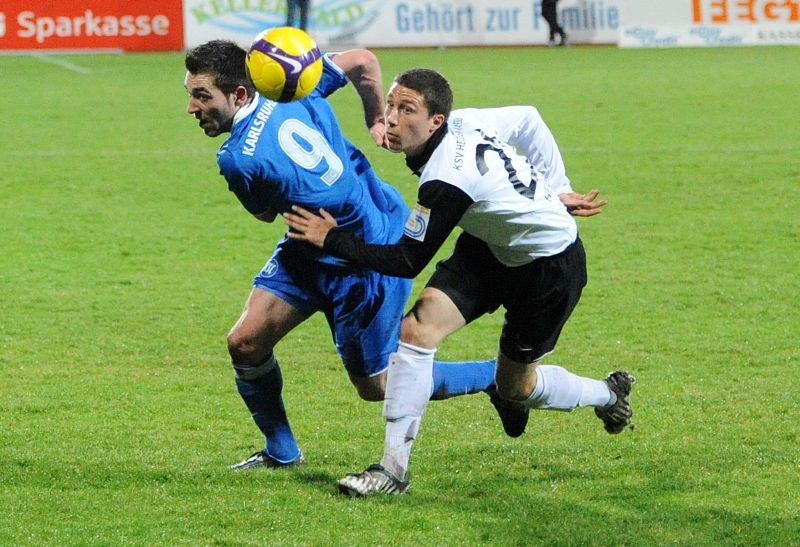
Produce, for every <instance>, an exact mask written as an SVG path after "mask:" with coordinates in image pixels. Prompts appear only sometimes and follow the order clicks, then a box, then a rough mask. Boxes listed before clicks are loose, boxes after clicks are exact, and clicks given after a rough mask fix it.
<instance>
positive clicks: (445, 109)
mask: <svg viewBox="0 0 800 547" xmlns="http://www.w3.org/2000/svg"><path fill="white" fill-rule="evenodd" d="M394 81H395V83H397V84H398V85H401V86H403V87H407V88H408V89H413V90H414V91H416V92H418V93H420V94H421V95H422V98H423V100H424V101H425V106H427V107H428V113H429V114H430V115H431V116H433V115H434V114H444V116H445V118H448V117H449V116H450V111H451V110H452V109H453V90H452V89H450V84H449V83H448V82H447V80H446V79H445V77H444V76H442V75H441V74H439V73H438V72H436V71H435V70H431V69H429V68H412V69H411V70H406V71H405V72H401V73H400V74H398V75H397V76H395V78H394Z"/></svg>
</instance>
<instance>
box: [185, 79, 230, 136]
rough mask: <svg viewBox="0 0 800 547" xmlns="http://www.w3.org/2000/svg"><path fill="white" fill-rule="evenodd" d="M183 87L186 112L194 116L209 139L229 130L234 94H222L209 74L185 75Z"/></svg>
mask: <svg viewBox="0 0 800 547" xmlns="http://www.w3.org/2000/svg"><path fill="white" fill-rule="evenodd" d="M184 86H185V87H186V91H187V92H188V93H189V104H188V105H187V107H186V111H187V112H188V113H189V114H191V115H192V116H194V117H195V118H196V119H197V120H198V121H199V122H200V127H201V128H202V130H203V131H205V134H206V135H208V136H209V137H216V136H218V135H221V134H222V133H226V132H228V131H230V130H231V126H232V125H233V115H234V114H235V113H236V94H235V93H229V94H225V93H223V92H222V91H221V90H220V89H219V88H218V87H216V86H215V85H214V78H213V76H211V75H210V74H192V73H190V72H187V73H186V79H185V80H184Z"/></svg>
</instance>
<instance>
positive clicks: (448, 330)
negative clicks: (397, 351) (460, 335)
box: [400, 287, 466, 349]
mask: <svg viewBox="0 0 800 547" xmlns="http://www.w3.org/2000/svg"><path fill="white" fill-rule="evenodd" d="M465 324H466V320H465V319H464V316H463V315H462V314H461V311H460V310H459V309H458V306H456V304H455V303H454V302H453V301H452V300H451V299H450V297H449V296H448V295H447V294H446V293H445V292H443V291H442V290H440V289H437V288H435V287H425V289H424V290H423V291H422V293H421V294H420V295H419V297H418V298H417V300H416V302H414V306H413V307H412V308H411V311H409V312H408V313H407V314H406V316H405V317H404V318H403V323H402V326H401V330H400V340H402V341H403V342H405V343H407V344H411V345H413V346H418V347H422V348H429V349H433V348H436V347H437V346H438V345H439V344H440V343H441V342H442V341H443V340H444V339H445V338H447V337H448V336H449V335H450V334H452V333H454V332H455V331H457V330H458V329H460V328H461V327H463V326H464V325H465Z"/></svg>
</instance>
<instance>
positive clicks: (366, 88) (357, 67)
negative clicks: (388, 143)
mask: <svg viewBox="0 0 800 547" xmlns="http://www.w3.org/2000/svg"><path fill="white" fill-rule="evenodd" d="M333 62H334V63H336V64H337V65H339V68H341V69H342V70H343V71H344V73H345V74H346V75H347V78H348V79H349V80H350V82H351V83H352V84H353V86H354V87H355V88H356V91H358V96H359V97H361V104H362V105H363V107H364V122H365V123H366V124H367V128H368V129H369V132H370V135H372V138H373V140H374V141H375V144H377V145H378V146H383V144H384V139H385V134H386V124H385V122H384V119H383V111H384V106H385V99H384V92H383V77H382V75H381V65H380V63H379V62H378V58H377V57H376V56H375V54H374V53H372V52H371V51H369V50H367V49H351V50H348V51H343V52H342V53H339V54H337V55H336V56H335V57H333Z"/></svg>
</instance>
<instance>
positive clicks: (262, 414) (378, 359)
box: [185, 40, 496, 470]
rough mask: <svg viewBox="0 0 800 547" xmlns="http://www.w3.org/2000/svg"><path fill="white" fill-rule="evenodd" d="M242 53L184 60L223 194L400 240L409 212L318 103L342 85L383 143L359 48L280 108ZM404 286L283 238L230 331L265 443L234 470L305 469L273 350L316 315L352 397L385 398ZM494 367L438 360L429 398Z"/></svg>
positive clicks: (479, 385)
mask: <svg viewBox="0 0 800 547" xmlns="http://www.w3.org/2000/svg"><path fill="white" fill-rule="evenodd" d="M245 55H246V52H245V50H244V49H242V48H241V47H239V46H238V45H236V44H235V43H233V42H230V41H224V40H213V41H211V42H207V43H205V44H201V45H199V46H197V47H196V48H193V49H191V50H189V51H188V52H187V54H186V59H185V66H186V77H185V87H186V90H187V92H188V93H189V103H188V106H187V111H188V113H189V114H191V115H192V116H194V117H195V118H196V119H197V120H198V122H199V125H200V127H201V129H202V130H203V132H204V133H205V134H206V135H208V136H210V137H216V136H219V135H222V134H224V133H230V135H229V136H228V138H227V139H226V141H225V142H224V143H223V144H222V146H221V147H220V149H219V152H218V155H217V162H218V164H219V167H220V172H221V174H222V175H223V176H224V177H225V180H226V181H227V186H228V189H229V190H230V191H231V192H233V193H234V194H235V195H236V197H237V198H238V199H239V201H240V202H241V204H242V205H243V206H244V207H245V209H247V210H248V211H249V212H250V213H251V214H252V215H253V216H254V217H255V218H257V219H258V220H262V221H265V222H272V221H274V219H275V217H276V216H277V215H278V214H281V213H284V212H285V211H286V210H287V209H288V207H289V206H290V205H291V204H295V203H299V204H302V205H304V206H306V207H324V208H326V209H328V210H330V212H331V214H332V215H333V217H335V218H336V220H337V221H338V223H339V224H340V225H342V226H346V227H348V228H350V229H352V230H354V233H356V234H358V235H359V237H362V238H364V239H365V240H366V241H369V242H370V243H375V244H383V243H394V242H397V241H398V240H399V239H400V238H401V236H402V232H403V222H404V220H405V218H406V217H407V216H408V214H409V211H408V208H407V207H406V205H405V204H404V203H403V199H402V197H401V196H400V194H399V193H398V192H397V190H396V189H395V188H393V187H392V186H390V185H389V184H386V183H385V182H383V181H382V180H381V179H380V178H379V177H378V176H377V175H376V174H375V172H374V171H373V170H372V167H371V166H370V164H369V162H368V161H367V158H366V156H364V154H363V153H362V152H361V151H360V150H358V148H356V147H355V146H354V145H353V144H352V143H350V142H349V141H348V140H347V139H346V138H345V137H344V135H343V133H342V131H341V128H340V127H339V123H338V121H337V119H336V116H335V115H334V112H333V109H332V107H331V105H330V104H329V102H328V101H327V100H326V97H327V96H328V95H330V94H331V93H333V92H334V91H336V90H337V89H340V88H342V87H344V86H345V85H346V84H347V83H348V82H351V83H352V84H353V86H354V87H355V88H356V90H357V91H358V94H359V97H360V98H361V101H362V105H363V107H364V117H365V121H366V123H367V127H368V128H369V130H370V133H371V134H372V135H373V137H375V139H376V143H379V144H380V143H382V142H383V136H384V122H383V110H384V93H383V84H382V79H381V72H380V65H379V64H378V61H377V58H376V57H375V55H374V54H372V53H371V52H369V51H367V50H363V49H362V50H350V51H345V52H342V53H339V54H325V55H324V56H323V75H322V79H321V80H320V82H319V84H318V85H317V87H316V88H315V90H314V91H313V92H312V93H311V94H310V95H309V96H308V97H306V98H304V99H301V100H297V101H292V102H289V103H276V102H275V101H271V100H269V99H267V98H265V97H262V96H260V95H259V94H258V93H256V92H255V90H254V89H253V85H252V83H251V82H250V80H249V79H248V78H247V75H246V72H245ZM410 290H411V280H409V279H401V278H398V277H392V276H387V275H384V274H380V273H377V272H375V271H374V270H370V269H367V268H364V267H363V266H359V265H354V264H351V263H349V262H347V261H345V260H342V259H341V258H337V257H334V256H332V255H330V254H329V253H327V252H324V251H320V250H318V249H315V248H313V247H311V246H309V245H306V244H305V243H301V242H297V241H293V240H290V239H286V238H284V239H283V240H282V241H280V242H279V243H278V244H277V246H276V248H275V251H274V252H273V254H272V256H271V257H270V258H269V259H268V261H267V263H266V264H265V266H264V267H263V269H262V270H261V272H260V273H259V274H257V275H256V276H255V279H254V281H253V288H252V290H251V292H250V296H249V297H248V299H247V302H246V304H245V309H244V311H243V313H242V315H241V317H240V318H239V320H238V321H237V322H236V324H235V325H234V326H233V328H232V329H231V331H230V333H229V335H228V352H229V353H230V356H231V363H232V365H233V369H234V373H235V375H234V376H235V381H236V387H237V390H238V391H239V394H240V395H241V397H242V399H243V401H244V402H245V404H246V406H247V408H248V409H249V410H250V413H251V414H252V417H253V420H254V421H255V423H256V425H257V426H258V428H259V429H260V430H261V432H262V433H263V434H264V437H265V441H266V442H265V447H264V449H263V450H259V451H257V452H255V453H254V454H253V455H252V456H250V457H249V458H247V459H245V460H244V461H242V462H240V463H237V464H235V465H233V466H232V468H233V469H236V470H244V469H252V468H258V467H285V466H291V465H296V464H299V463H302V462H303V461H304V456H303V454H302V452H301V451H300V448H299V447H298V445H297V441H296V439H295V436H294V434H293V432H292V429H291V427H290V426H289V420H288V417H287V414H286V409H285V407H284V402H283V397H282V390H283V378H282V373H281V367H280V365H279V363H278V360H277V358H276V356H275V353H274V351H273V350H274V347H275V345H276V344H277V343H278V342H279V341H280V340H281V339H282V338H283V337H284V336H285V335H286V334H287V333H288V332H290V331H291V330H292V329H294V328H295V327H297V326H298V325H299V324H300V323H302V322H303V321H305V319H307V318H308V317H309V316H311V315H312V314H313V313H315V312H317V311H321V312H323V313H324V314H325V317H326V319H327V321H328V325H329V327H330V329H331V335H332V338H333V341H334V343H335V345H336V349H337V351H338V353H339V355H340V357H341V359H342V361H343V363H344V365H345V368H346V370H347V372H348V375H349V377H350V380H351V382H352V383H353V385H354V386H355V387H356V390H357V391H358V394H359V395H360V396H361V398H362V399H365V400H369V401H382V400H383V398H384V387H385V377H386V368H387V366H388V362H389V355H390V354H391V353H392V351H394V350H395V349H396V348H397V340H398V337H399V332H400V319H401V317H402V315H403V311H404V309H405V305H406V303H407V302H408V297H409V295H410ZM309 365H310V366H312V365H313V363H310V364H309ZM494 368H495V363H494V361H493V360H490V361H479V362H469V363H441V362H438V361H437V362H436V363H435V364H434V373H433V376H434V379H433V387H432V389H431V391H430V392H429V393H428V396H429V397H431V398H433V399H446V398H448V397H452V396H455V395H464V394H467V393H475V392H479V391H487V390H489V389H492V388H493V387H494ZM308 372H309V373H310V374H313V370H309V371H308ZM492 395H493V396H495V397H496V395H494V393H493V392H492Z"/></svg>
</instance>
